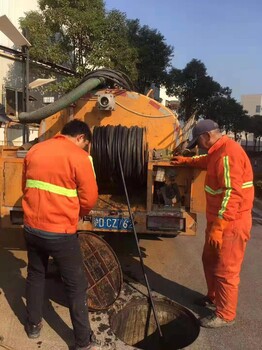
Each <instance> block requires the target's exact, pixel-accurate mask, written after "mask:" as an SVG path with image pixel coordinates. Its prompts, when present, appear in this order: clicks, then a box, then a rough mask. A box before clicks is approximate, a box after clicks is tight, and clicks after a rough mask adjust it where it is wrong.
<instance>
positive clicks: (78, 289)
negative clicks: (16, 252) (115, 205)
mask: <svg viewBox="0 0 262 350" xmlns="http://www.w3.org/2000/svg"><path fill="white" fill-rule="evenodd" d="M90 142H91V131H90V129H89V127H88V125H87V124H86V123H84V122H82V121H80V120H77V119H75V120H72V121H70V122H69V123H67V124H66V125H65V126H64V127H63V129H62V131H61V134H59V135H57V136H55V137H53V138H51V139H49V140H47V141H44V142H40V143H38V144H36V145H34V146H33V147H32V148H31V149H30V150H29V152H28V153H27V155H26V158H25V160H24V169H23V194H24V195H23V201H22V205H23V210H24V234H25V240H26V245H27V250H28V276H27V280H26V304H27V323H26V325H25V330H26V333H27V335H28V337H29V338H37V337H39V335H40V330H41V327H42V323H41V320H42V308H43V299H44V289H45V273H46V270H47V266H48V258H49V256H51V257H52V258H53V259H54V262H55V263H56V265H57V266H58V268H59V271H60V274H61V277H62V280H63V282H64V284H65V290H66V295H67V299H68V303H69V311H70V316H71V321H72V325H73V329H74V335H75V350H80V349H83V350H96V349H98V347H97V344H96V343H95V342H94V341H92V332H91V328H90V324H89V320H88V310H87V303H86V290H87V281H86V277H85V273H84V268H83V260H82V255H81V251H80V245H79V241H78V238H77V234H76V230H77V224H78V220H79V217H80V216H84V215H87V214H88V213H89V211H90V210H91V209H92V208H93V206H94V205H95V203H96V201H97V197H98V189H97V184H96V180H95V175H94V171H93V168H92V164H91V162H90V160H89V157H88V153H87V152H85V151H84V148H85V147H87V146H88V144H89V143H90Z"/></svg>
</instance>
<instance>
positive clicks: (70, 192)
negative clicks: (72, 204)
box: [26, 179, 77, 197]
mask: <svg viewBox="0 0 262 350" xmlns="http://www.w3.org/2000/svg"><path fill="white" fill-rule="evenodd" d="M26 187H27V188H37V189H39V190H43V191H48V192H51V193H55V194H60V195H61V196H66V197H77V190H76V189H71V188H66V187H62V186H57V185H53V184H50V183H49V182H44V181H39V180H31V179H28V180H26Z"/></svg>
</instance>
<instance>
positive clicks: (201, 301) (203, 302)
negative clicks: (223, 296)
mask: <svg viewBox="0 0 262 350" xmlns="http://www.w3.org/2000/svg"><path fill="white" fill-rule="evenodd" d="M194 304H195V305H198V306H202V307H207V308H208V309H211V310H215V309H216V305H215V304H214V303H213V301H212V300H211V299H209V297H208V296H207V295H206V296H204V297H202V298H198V299H196V300H195V301H194Z"/></svg>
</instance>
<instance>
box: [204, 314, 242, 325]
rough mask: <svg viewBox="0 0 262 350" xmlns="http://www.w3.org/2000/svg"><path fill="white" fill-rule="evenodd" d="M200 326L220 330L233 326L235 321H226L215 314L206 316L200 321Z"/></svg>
mask: <svg viewBox="0 0 262 350" xmlns="http://www.w3.org/2000/svg"><path fill="white" fill-rule="evenodd" d="M199 323H200V326H201V327H205V328H219V327H227V326H233V324H234V323H235V320H232V321H226V320H224V319H223V318H221V317H218V316H217V315H216V314H215V313H213V314H212V315H209V316H206V317H204V318H201V319H200V320H199Z"/></svg>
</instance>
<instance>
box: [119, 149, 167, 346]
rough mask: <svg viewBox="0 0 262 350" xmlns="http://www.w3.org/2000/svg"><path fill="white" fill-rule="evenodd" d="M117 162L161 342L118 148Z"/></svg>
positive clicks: (161, 335)
mask: <svg viewBox="0 0 262 350" xmlns="http://www.w3.org/2000/svg"><path fill="white" fill-rule="evenodd" d="M118 161H119V167H120V173H121V177H122V181H123V186H124V189H125V194H126V201H127V206H128V211H129V216H130V220H131V222H132V227H133V233H134V236H135V241H136V247H137V251H138V255H139V259H140V263H141V267H142V271H143V274H144V279H145V282H146V287H147V291H148V297H149V300H150V303H151V306H152V309H153V314H154V318H155V321H156V325H157V329H158V333H159V336H160V339H161V340H163V339H164V337H163V334H162V330H161V328H160V324H159V321H158V317H157V314H156V308H155V303H154V300H153V297H152V292H151V289H150V286H149V282H148V278H147V274H146V270H145V265H144V261H143V257H142V254H141V249H140V247H139V242H138V237H137V233H136V228H135V223H134V219H133V215H132V212H131V206H130V201H129V197H128V192H127V188H126V182H125V177H124V172H123V166H122V162H121V157H120V152H119V148H118Z"/></svg>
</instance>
